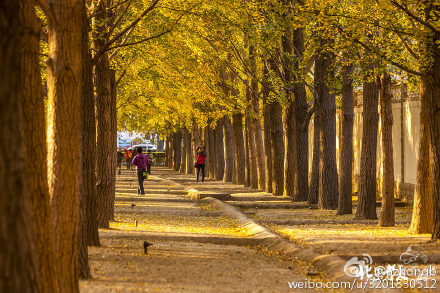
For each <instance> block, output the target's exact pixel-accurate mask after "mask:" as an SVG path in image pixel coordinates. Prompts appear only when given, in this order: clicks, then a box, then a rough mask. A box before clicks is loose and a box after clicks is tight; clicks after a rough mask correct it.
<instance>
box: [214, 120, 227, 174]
mask: <svg viewBox="0 0 440 293" xmlns="http://www.w3.org/2000/svg"><path fill="white" fill-rule="evenodd" d="M223 121H224V118H220V119H219V120H217V125H216V127H215V156H216V159H215V162H216V165H215V168H216V170H215V180H220V181H222V180H223V177H224V175H225V145H224V139H223V124H224V122H223Z"/></svg>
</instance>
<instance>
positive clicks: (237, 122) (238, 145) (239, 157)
mask: <svg viewBox="0 0 440 293" xmlns="http://www.w3.org/2000/svg"><path fill="white" fill-rule="evenodd" d="M232 131H233V141H234V164H235V166H236V169H235V173H236V178H237V184H242V185H245V165H244V164H245V150H244V138H243V115H242V114H241V113H236V114H234V115H232Z"/></svg>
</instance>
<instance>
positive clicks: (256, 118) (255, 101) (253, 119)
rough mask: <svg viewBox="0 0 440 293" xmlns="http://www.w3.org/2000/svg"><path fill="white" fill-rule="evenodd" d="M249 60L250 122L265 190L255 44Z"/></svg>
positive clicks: (260, 184)
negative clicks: (250, 74) (250, 75)
mask: <svg viewBox="0 0 440 293" xmlns="http://www.w3.org/2000/svg"><path fill="white" fill-rule="evenodd" d="M249 62H250V64H249V65H250V66H249V67H250V70H251V72H252V78H251V88H250V90H251V93H250V94H251V100H252V111H251V116H250V123H252V129H253V133H254V138H255V152H256V153H255V156H256V161H255V162H256V165H257V166H256V168H257V176H258V178H257V179H258V188H259V189H262V190H264V189H265V185H266V179H265V177H266V173H265V169H266V166H265V165H266V163H265V161H264V144H263V132H262V130H261V119H260V117H261V116H260V93H259V89H258V80H257V78H256V76H257V75H258V74H257V55H256V52H255V48H254V46H249Z"/></svg>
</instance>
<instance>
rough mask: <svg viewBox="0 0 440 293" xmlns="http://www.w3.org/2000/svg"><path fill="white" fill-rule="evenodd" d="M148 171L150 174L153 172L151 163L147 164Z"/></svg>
mask: <svg viewBox="0 0 440 293" xmlns="http://www.w3.org/2000/svg"><path fill="white" fill-rule="evenodd" d="M147 173H148V174H151V164H148V165H147Z"/></svg>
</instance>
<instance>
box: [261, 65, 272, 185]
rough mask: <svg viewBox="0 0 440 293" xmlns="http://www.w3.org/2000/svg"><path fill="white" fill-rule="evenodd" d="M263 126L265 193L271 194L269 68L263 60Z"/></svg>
mask: <svg viewBox="0 0 440 293" xmlns="http://www.w3.org/2000/svg"><path fill="white" fill-rule="evenodd" d="M262 93H263V119H264V121H263V123H264V124H263V126H264V157H265V160H266V176H265V178H266V192H268V193H272V191H273V187H272V181H273V178H272V142H271V138H270V132H271V128H272V127H271V124H270V122H271V121H270V120H271V119H270V113H271V110H270V107H271V106H272V104H271V103H269V101H268V98H269V94H270V84H269V68H268V65H267V61H266V60H265V61H264V63H263V86H262Z"/></svg>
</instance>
